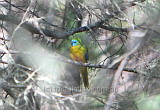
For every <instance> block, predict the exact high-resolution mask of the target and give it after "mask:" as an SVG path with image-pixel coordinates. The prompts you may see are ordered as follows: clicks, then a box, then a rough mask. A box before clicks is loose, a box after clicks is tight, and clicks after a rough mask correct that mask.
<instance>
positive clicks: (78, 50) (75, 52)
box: [70, 45, 86, 62]
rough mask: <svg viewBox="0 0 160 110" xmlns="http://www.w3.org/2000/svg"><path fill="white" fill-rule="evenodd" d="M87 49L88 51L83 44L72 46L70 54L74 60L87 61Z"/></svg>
mask: <svg viewBox="0 0 160 110" xmlns="http://www.w3.org/2000/svg"><path fill="white" fill-rule="evenodd" d="M85 51H86V49H85V47H83V46H81V45H77V46H72V47H71V48H70V52H71V54H70V56H71V58H72V59H73V60H76V61H81V62H86V60H85Z"/></svg>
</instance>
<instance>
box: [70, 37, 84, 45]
mask: <svg viewBox="0 0 160 110" xmlns="http://www.w3.org/2000/svg"><path fill="white" fill-rule="evenodd" d="M81 43H82V41H81V39H79V38H76V39H72V40H71V45H72V46H77V45H81Z"/></svg>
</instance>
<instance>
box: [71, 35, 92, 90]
mask: <svg viewBox="0 0 160 110" xmlns="http://www.w3.org/2000/svg"><path fill="white" fill-rule="evenodd" d="M70 57H71V59H73V60H75V61H79V62H83V63H87V61H88V59H89V57H88V49H87V48H86V47H85V45H83V44H82V41H81V39H80V38H74V39H72V40H71V47H70ZM80 74H81V78H82V81H83V84H84V87H85V88H89V82H88V71H87V67H84V66H81V67H80Z"/></svg>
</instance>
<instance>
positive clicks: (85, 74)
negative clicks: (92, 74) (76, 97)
mask: <svg viewBox="0 0 160 110" xmlns="http://www.w3.org/2000/svg"><path fill="white" fill-rule="evenodd" d="M80 71H81V76H82V80H83V83H84V87H85V88H89V82H88V71H87V67H81V68H80Z"/></svg>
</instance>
